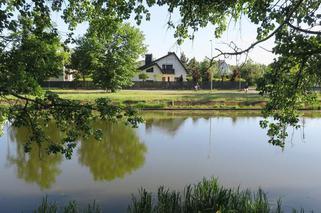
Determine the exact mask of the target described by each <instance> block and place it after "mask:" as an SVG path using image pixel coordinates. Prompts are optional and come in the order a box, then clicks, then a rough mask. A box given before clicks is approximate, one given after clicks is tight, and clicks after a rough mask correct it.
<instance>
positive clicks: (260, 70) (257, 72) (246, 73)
mask: <svg viewBox="0 0 321 213" xmlns="http://www.w3.org/2000/svg"><path fill="white" fill-rule="evenodd" d="M266 70H267V66H265V65H264V64H257V63H254V62H253V61H252V60H248V61H246V62H245V63H244V64H243V65H242V66H241V67H240V75H241V77H242V78H243V79H244V80H245V81H246V82H247V83H248V84H249V85H251V86H253V85H256V83H257V82H258V80H259V79H260V78H262V77H263V75H264V73H265V72H266Z"/></svg>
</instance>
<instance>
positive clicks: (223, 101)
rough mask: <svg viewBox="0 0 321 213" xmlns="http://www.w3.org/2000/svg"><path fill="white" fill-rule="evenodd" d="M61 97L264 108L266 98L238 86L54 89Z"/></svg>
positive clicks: (165, 105) (181, 106) (146, 106)
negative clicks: (210, 88)
mask: <svg viewBox="0 0 321 213" xmlns="http://www.w3.org/2000/svg"><path fill="white" fill-rule="evenodd" d="M52 91H53V92H57V93H58V94H59V96H60V97H62V98H68V99H73V100H80V101H84V102H91V101H93V100H95V99H96V98H100V97H108V98H110V99H111V100H112V101H113V102H116V103H122V104H131V105H134V106H137V107H140V108H144V109H261V108H262V107H263V106H264V104H265V102H266V100H267V99H266V98H265V97H262V96H260V95H259V94H258V93H257V92H250V93H247V94H246V93H244V92H240V91H236V90H214V91H212V92H211V91H209V90H201V91H184V90H181V91H179V90H175V91H171V90H123V91H119V92H117V93H105V92H103V91H98V90H94V91H90V90H52Z"/></svg>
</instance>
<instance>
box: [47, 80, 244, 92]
mask: <svg viewBox="0 0 321 213" xmlns="http://www.w3.org/2000/svg"><path fill="white" fill-rule="evenodd" d="M41 86H42V87H45V88H59V89H99V87H98V86H96V85H95V84H94V83H93V82H92V81H85V82H84V81H45V82H43V83H42V84H41ZM199 86H200V88H201V89H210V88H211V83H210V82H205V83H201V84H200V85H199ZM194 87H195V83H194V82H189V81H188V82H156V81H154V82H141V81H136V82H133V85H131V86H129V87H126V88H124V89H133V90H144V89H148V90H192V89H194ZM244 87H245V83H244V82H232V81H224V82H221V81H213V89H226V90H229V89H243V88H244Z"/></svg>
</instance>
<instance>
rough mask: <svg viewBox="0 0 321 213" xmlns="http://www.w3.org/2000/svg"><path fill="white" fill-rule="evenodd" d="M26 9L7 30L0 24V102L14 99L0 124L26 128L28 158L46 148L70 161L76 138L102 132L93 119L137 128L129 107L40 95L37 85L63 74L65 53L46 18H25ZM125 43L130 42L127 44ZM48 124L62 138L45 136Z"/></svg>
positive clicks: (3, 111)
mask: <svg viewBox="0 0 321 213" xmlns="http://www.w3.org/2000/svg"><path fill="white" fill-rule="evenodd" d="M12 3H13V2H12ZM13 4H15V3H13ZM37 6H39V5H38V4H36V6H35V7H37ZM43 6H44V5H43ZM19 7H20V6H19ZM1 9H3V8H1ZM32 9H34V8H32ZM38 9H39V10H40V11H42V10H43V8H38ZM29 10H31V9H30V8H28V7H25V8H22V9H21V11H24V12H25V13H23V12H21V14H22V15H20V16H19V18H18V19H17V20H16V22H11V25H10V26H9V25H8V26H7V25H6V22H4V19H1V20H0V21H1V22H0V23H1V24H5V25H6V26H7V28H4V27H3V25H1V24H0V31H2V30H4V29H7V30H10V31H8V32H4V36H1V37H0V39H1V40H2V41H3V42H1V45H2V46H1V47H2V48H0V50H1V52H0V59H1V60H0V62H1V63H0V66H1V72H0V82H1V85H0V96H1V99H2V100H4V101H6V100H8V96H9V95H11V96H13V97H14V98H15V100H14V101H12V100H8V104H9V107H3V106H1V107H0V115H1V119H0V120H1V121H3V120H4V119H7V120H8V121H9V122H10V123H11V124H12V125H13V126H14V127H26V128H30V134H28V135H27V136H28V138H26V141H25V143H24V144H23V150H24V151H25V152H30V154H31V155H32V153H31V151H32V149H35V148H34V145H37V146H38V147H39V150H40V148H41V147H44V146H42V144H44V143H46V144H47V145H46V148H45V149H46V150H45V151H46V153H48V152H49V153H63V154H64V155H65V157H66V158H70V157H71V155H72V152H73V149H74V148H75V147H76V144H77V141H78V140H79V139H80V138H82V137H86V136H88V135H93V136H95V137H96V138H100V137H101V135H102V132H101V130H99V129H93V128H92V126H91V124H92V122H94V121H95V120H97V119H100V120H113V121H117V120H124V121H125V122H128V123H131V124H133V125H137V123H138V122H140V121H141V118H139V117H137V116H136V113H135V111H134V110H133V109H131V108H130V107H123V106H118V105H115V104H112V103H111V101H110V100H108V99H104V98H101V99H97V100H96V101H95V102H94V103H93V104H90V103H84V104H82V103H80V102H79V101H73V100H66V99H61V98H59V96H58V95H57V94H55V93H52V92H48V91H47V92H46V91H43V90H42V88H41V87H40V84H41V82H42V81H44V80H47V79H48V78H50V77H58V76H59V75H60V74H62V72H63V69H64V65H65V64H67V62H68V59H69V53H68V51H67V48H66V47H65V45H64V44H63V43H62V42H61V41H60V37H59V36H58V33H57V31H56V30H55V29H54V28H53V27H52V25H51V23H50V20H48V17H43V19H41V17H42V15H41V12H36V11H34V14H32V15H30V14H29V12H30V11H29ZM28 11H29V12H28ZM6 12H7V13H8V16H10V13H9V12H8V11H6ZM7 13H6V14H7ZM115 22H116V21H115ZM13 23H15V24H13ZM13 25H14V28H13ZM11 28H12V29H11ZM128 43H131V41H129V40H128ZM49 121H53V123H54V124H53V125H54V127H56V128H58V129H59V130H60V131H61V135H62V137H60V138H57V137H51V136H50V135H49V134H46V131H45V125H44V124H47V123H48V122H49Z"/></svg>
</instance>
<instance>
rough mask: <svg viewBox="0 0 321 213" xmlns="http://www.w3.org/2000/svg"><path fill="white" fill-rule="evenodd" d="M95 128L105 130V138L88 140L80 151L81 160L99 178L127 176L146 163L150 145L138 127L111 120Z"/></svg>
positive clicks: (100, 123)
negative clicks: (137, 130)
mask: <svg viewBox="0 0 321 213" xmlns="http://www.w3.org/2000/svg"><path fill="white" fill-rule="evenodd" d="M94 127H95V128H100V129H102V131H103V135H102V140H101V141H96V140H95V139H94V138H88V139H84V140H83V141H82V143H81V147H80V149H79V151H78V153H79V162H80V163H81V164H82V165H85V166H88V167H89V169H90V171H91V173H92V175H93V177H94V179H95V180H113V179H115V178H118V177H124V176H125V175H126V174H130V173H131V172H133V171H135V170H136V169H138V168H140V167H141V166H142V165H143V164H144V162H145V153H146V151H147V148H146V146H145V145H144V144H142V143H140V141H139V138H138V137H137V135H136V133H135V132H134V129H132V128H130V127H128V126H126V125H124V124H120V123H118V124H115V123H114V124H111V123H108V122H97V123H96V124H95V126H94Z"/></svg>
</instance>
